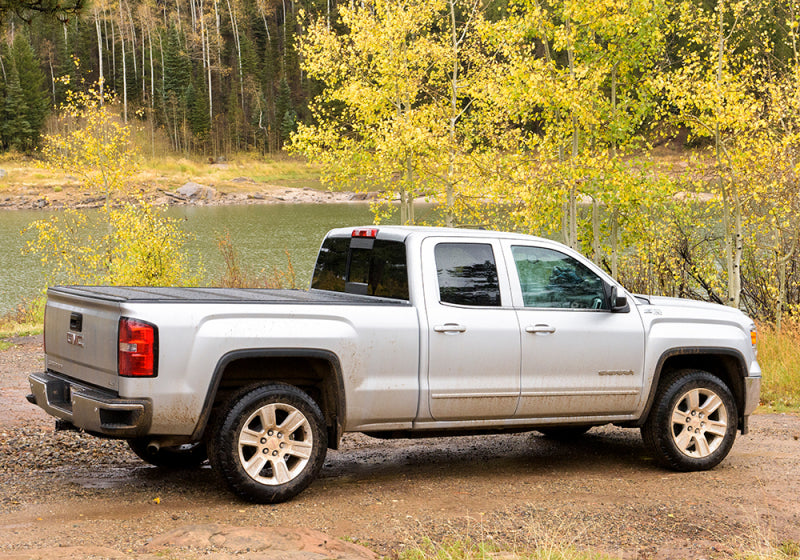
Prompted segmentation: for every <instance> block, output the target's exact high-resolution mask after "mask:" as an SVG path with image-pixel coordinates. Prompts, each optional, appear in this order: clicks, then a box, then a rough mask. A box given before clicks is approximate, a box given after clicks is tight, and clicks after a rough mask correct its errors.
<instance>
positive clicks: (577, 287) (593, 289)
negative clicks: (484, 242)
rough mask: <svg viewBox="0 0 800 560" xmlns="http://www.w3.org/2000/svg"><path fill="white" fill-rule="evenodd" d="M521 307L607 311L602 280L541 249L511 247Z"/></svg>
mask: <svg viewBox="0 0 800 560" xmlns="http://www.w3.org/2000/svg"><path fill="white" fill-rule="evenodd" d="M511 253H512V254H513V255H514V263H515V264H516V266H517V274H518V276H519V282H520V288H522V301H523V302H524V304H525V307H551V308H571V309H608V300H607V298H606V297H605V289H604V285H603V280H602V279H601V278H600V277H599V276H597V275H596V274H595V273H594V272H592V271H591V270H589V269H588V268H587V267H586V266H584V265H583V264H582V263H580V262H578V261H577V260H575V259H573V258H572V257H570V256H568V255H565V254H564V253H560V252H558V251H554V250H552V249H545V248H543V247H525V246H513V247H511Z"/></svg>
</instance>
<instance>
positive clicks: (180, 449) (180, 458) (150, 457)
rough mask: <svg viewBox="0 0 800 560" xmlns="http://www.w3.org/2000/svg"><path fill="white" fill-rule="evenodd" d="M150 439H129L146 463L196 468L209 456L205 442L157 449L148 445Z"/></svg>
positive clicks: (132, 448)
mask: <svg viewBox="0 0 800 560" xmlns="http://www.w3.org/2000/svg"><path fill="white" fill-rule="evenodd" d="M149 442H150V440H148V439H144V438H143V439H129V440H128V447H130V448H131V451H133V452H134V453H136V455H137V456H138V457H139V458H140V459H141V460H142V461H144V462H145V463H150V464H151V465H155V466H157V467H163V468H167V469H194V468H197V467H199V466H200V465H202V464H203V463H204V462H205V460H206V459H207V458H208V453H207V452H206V445H205V443H203V442H197V443H189V444H186V445H175V446H172V447H162V448H160V449H158V450H157V451H154V450H153V449H152V448H150V447H148V444H149Z"/></svg>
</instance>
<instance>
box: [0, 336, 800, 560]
mask: <svg viewBox="0 0 800 560" xmlns="http://www.w3.org/2000/svg"><path fill="white" fill-rule="evenodd" d="M17 342H18V345H17V346H16V347H14V348H12V349H10V350H7V351H5V352H0V484H1V486H2V494H1V495H0V558H23V557H34V558H49V557H54V558H57V557H58V555H56V556H48V555H47V554H45V553H44V552H41V551H43V550H52V547H72V548H62V549H60V550H62V551H70V554H73V552H74V551H76V550H77V551H78V552H77V553H74V554H75V555H74V556H73V557H76V558H78V557H89V556H92V555H94V557H106V556H107V555H108V551H109V550H110V551H115V554H116V556H114V557H118V558H151V557H153V558H155V557H157V556H152V555H151V553H149V552H147V549H146V548H145V545H147V543H148V542H151V541H152V540H153V539H156V538H158V537H159V536H162V535H163V534H165V533H167V532H169V531H173V530H180V529H181V528H182V527H187V526H194V525H198V524H225V525H228V526H241V527H265V528H266V527H276V526H280V527H288V528H303V529H313V530H316V531H321V532H323V533H325V534H327V535H330V536H332V537H339V538H346V539H347V540H355V541H357V542H360V543H362V544H365V545H367V546H368V547H369V548H371V549H372V550H374V551H376V552H378V553H379V554H382V555H383V554H392V553H393V552H395V551H399V550H402V549H403V548H404V547H408V546H413V545H415V544H419V543H421V542H423V541H424V540H425V539H431V540H433V541H434V542H440V541H442V540H446V539H448V538H450V539H463V538H467V537H469V538H472V539H479V540H494V541H496V542H497V543H499V544H501V545H502V546H505V547H510V548H514V547H531V546H556V545H557V543H558V545H559V546H561V545H566V546H572V547H576V548H583V547H590V548H592V549H594V550H600V551H604V552H607V553H609V554H612V555H615V556H618V557H622V558H658V559H668V558H676V559H677V558H725V557H731V556H733V555H734V554H736V553H737V552H738V551H740V550H749V551H758V550H759V549H760V547H762V546H763V545H764V544H765V543H767V542H769V543H771V544H772V545H773V546H774V545H781V544H784V545H785V546H786V548H791V547H793V546H794V547H795V551H797V548H796V547H797V546H798V543H800V417H798V416H797V415H782V414H764V415H756V416H755V417H754V418H753V419H752V424H751V432H750V434H748V435H746V436H741V435H740V436H739V437H738V439H737V442H736V444H735V445H734V448H733V451H732V453H731V455H730V456H729V457H728V459H726V461H724V462H723V463H722V464H721V465H720V466H719V467H717V468H716V469H714V470H712V471H709V472H700V473H673V472H669V471H665V470H662V469H661V468H659V467H657V466H655V465H654V464H653V461H652V460H651V458H650V457H649V456H648V454H647V452H646V450H645V449H644V447H643V445H642V441H641V438H640V436H639V433H638V431H636V430H623V429H618V428H612V427H603V428H595V429H593V430H592V431H590V432H589V434H588V435H587V436H586V437H585V438H583V439H581V440H580V441H578V442H575V443H572V444H563V443H558V442H554V441H551V440H548V439H546V438H544V437H541V436H540V435H538V434H536V433H528V434H517V435H504V436H482V437H460V438H450V439H429V440H395V441H388V442H387V441H381V440H377V439H372V438H369V437H366V436H362V435H348V436H347V437H346V439H345V441H344V445H343V446H342V449H341V450H340V451H332V452H330V453H329V454H328V460H327V461H326V463H325V467H324V469H323V472H322V476H321V478H320V479H318V480H317V481H316V482H315V483H314V484H312V486H311V487H310V488H309V489H308V490H306V491H305V492H304V493H303V494H301V495H300V496H299V497H298V498H296V499H295V500H294V501H292V502H289V503H286V504H279V505H274V506H263V505H252V504H246V503H242V502H240V501H238V500H237V499H235V498H234V497H233V496H232V495H231V494H229V493H228V492H227V491H226V490H225V489H224V488H223V487H221V486H220V485H219V484H218V483H217V481H216V480H215V478H214V476H213V473H212V472H211V470H210V469H209V468H208V467H204V468H200V469H197V470H193V471H165V470H161V469H157V468H155V467H151V466H148V465H145V464H143V463H142V462H141V461H139V460H138V459H137V458H136V457H135V456H134V455H133V454H132V453H131V452H129V451H128V449H127V447H126V446H125V445H124V444H123V443H120V442H116V441H111V440H100V439H97V438H93V437H90V436H86V435H81V434H77V433H64V432H59V433H56V432H53V429H52V422H51V419H50V418H49V417H47V416H46V415H45V414H44V413H42V412H41V411H40V410H39V409H38V408H36V407H34V406H31V405H29V404H28V403H27V402H25V401H24V395H25V394H26V393H27V383H26V376H27V374H28V373H30V372H33V371H38V370H39V369H40V368H41V367H42V353H41V340H40V339H38V340H37V339H36V338H35V337H32V338H24V339H20V340H18V341H17ZM787 543H788V544H787ZM91 547H102V550H104V551H106V552H104V553H95V552H92V551H93V550H95V549H93V548H91ZM212 549H213V546H212ZM37 550H38V551H40V552H37ZM209 550H210V549H208V548H207V547H206V548H201V549H198V548H194V549H193V548H191V547H189V548H177V549H171V552H170V554H171V555H170V556H169V557H170V558H195V557H197V556H198V555H202V554H206V553H207V552H209ZM200 552H202V554H200ZM212 552H213V551H212ZM253 554H254V553H253ZM233 557H237V558H238V557H242V556H241V555H235V554H230V555H226V553H225V552H224V551H219V550H217V551H216V553H215V556H214V558H220V559H224V558H233ZM250 557H251V558H262V557H266V556H250ZM287 558H288V557H287Z"/></svg>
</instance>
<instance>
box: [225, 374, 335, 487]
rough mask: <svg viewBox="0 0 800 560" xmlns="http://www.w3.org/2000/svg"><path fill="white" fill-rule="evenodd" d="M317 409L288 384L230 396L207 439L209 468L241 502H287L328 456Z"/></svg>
mask: <svg viewBox="0 0 800 560" xmlns="http://www.w3.org/2000/svg"><path fill="white" fill-rule="evenodd" d="M327 447H328V442H327V432H326V430H325V421H324V419H323V416H322V412H321V411H320V409H319V406H317V404H316V403H315V402H314V400H313V399H311V397H309V396H308V395H307V394H306V393H305V392H303V391H301V390H300V389H298V388H296V387H293V386H291V385H286V384H283V383H272V384H268V385H260V386H258V387H255V388H253V389H250V390H247V391H245V392H243V393H240V394H239V395H237V396H236V397H234V398H233V399H232V400H231V401H230V402H229V403H228V406H227V407H226V408H225V410H224V411H223V412H222V414H221V416H220V417H219V419H218V421H217V422H215V426H214V428H213V433H212V434H211V452H210V454H209V460H210V461H211V466H212V467H213V469H214V470H215V471H216V472H217V473H218V475H219V476H221V477H222V479H223V480H224V481H225V482H226V483H227V484H228V486H229V487H230V489H231V490H232V491H233V492H234V493H235V494H237V495H238V496H240V497H241V498H244V499H245V500H248V501H251V502H257V503H278V502H284V501H286V500H290V499H291V498H293V497H295V496H296V495H297V494H299V493H300V492H302V491H303V490H305V488H306V487H307V486H308V485H309V484H311V482H312V481H313V480H314V479H315V478H316V476H317V474H318V473H319V471H320V469H321V468H322V464H323V463H324V461H325V454H326V452H327Z"/></svg>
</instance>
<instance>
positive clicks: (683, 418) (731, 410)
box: [642, 370, 739, 471]
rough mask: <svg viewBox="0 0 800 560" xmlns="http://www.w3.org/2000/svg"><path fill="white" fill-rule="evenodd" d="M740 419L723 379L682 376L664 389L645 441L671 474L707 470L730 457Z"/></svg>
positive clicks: (645, 428)
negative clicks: (670, 470)
mask: <svg viewBox="0 0 800 560" xmlns="http://www.w3.org/2000/svg"><path fill="white" fill-rule="evenodd" d="M738 417H739V416H738V412H737V409H736V402H735V401H734V399H733V395H732V394H731V391H730V389H728V387H727V386H726V385H725V384H724V383H723V382H722V380H721V379H719V378H718V377H716V376H715V375H712V374H710V373H708V372H706V371H700V370H682V371H679V372H677V373H675V374H674V375H672V376H671V377H670V378H669V379H667V381H666V382H665V383H664V385H663V386H662V387H661V388H660V389H659V392H658V394H657V395H656V401H655V402H654V403H653V408H652V410H651V411H650V416H649V417H648V418H647V421H646V422H645V424H644V426H642V438H643V439H644V441H645V443H646V444H647V445H648V447H649V448H650V449H651V450H652V451H653V453H654V454H655V456H656V459H657V460H658V461H659V463H661V464H662V465H664V466H666V467H668V468H671V469H674V470H676V471H699V470H707V469H711V468H714V467H715V466H717V465H718V464H719V463H720V462H721V461H722V460H723V459H724V458H725V457H726V456H727V455H728V453H729V452H730V450H731V447H732V446H733V442H734V440H735V439H736V427H737V423H738Z"/></svg>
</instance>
